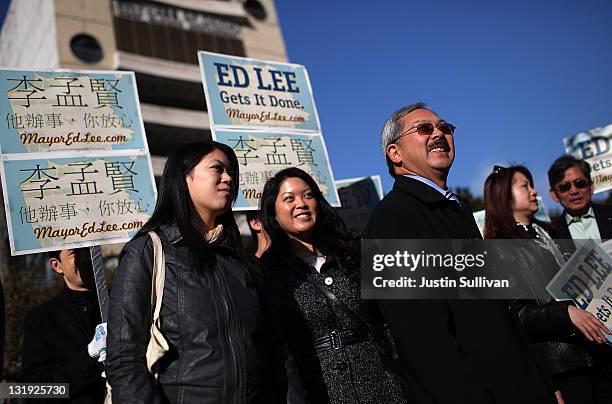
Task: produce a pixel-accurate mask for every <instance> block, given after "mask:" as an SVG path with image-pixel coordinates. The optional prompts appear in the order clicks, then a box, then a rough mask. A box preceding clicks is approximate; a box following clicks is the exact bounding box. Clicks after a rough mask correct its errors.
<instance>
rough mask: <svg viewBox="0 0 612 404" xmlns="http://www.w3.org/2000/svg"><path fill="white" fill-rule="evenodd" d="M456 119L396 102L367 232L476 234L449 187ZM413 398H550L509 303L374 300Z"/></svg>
mask: <svg viewBox="0 0 612 404" xmlns="http://www.w3.org/2000/svg"><path fill="white" fill-rule="evenodd" d="M454 138H455V127H454V126H453V125H451V124H449V123H448V122H446V121H445V120H443V119H441V118H440V117H439V116H438V115H437V114H436V113H435V112H433V111H432V110H430V109H428V108H427V107H426V106H425V104H423V103H416V104H412V105H409V106H407V107H404V108H401V109H399V110H397V111H396V112H394V113H393V114H392V115H391V117H390V118H389V119H388V120H387V122H386V123H385V126H384V127H383V130H382V133H381V146H382V151H383V153H384V155H385V159H386V162H387V167H388V169H389V173H390V174H391V176H392V177H393V178H394V179H395V184H394V186H393V189H392V190H391V192H389V193H388V194H387V195H386V196H385V197H384V198H383V200H382V201H381V202H380V203H379V204H378V205H377V206H376V207H375V208H374V210H373V212H372V215H371V216H370V220H369V222H368V227H367V230H366V237H367V238H369V239H471V238H481V236H480V232H479V230H478V227H477V226H476V222H475V221H474V217H473V215H472V212H471V209H470V207H469V206H468V205H467V203H465V202H460V201H459V200H458V199H457V196H456V195H454V194H453V193H452V192H450V190H449V189H448V186H447V183H446V179H447V176H448V172H449V170H450V168H451V166H452V164H453V160H454V158H455V142H454ZM379 304H380V307H381V309H382V311H383V314H384V316H385V320H386V321H387V323H388V324H389V328H390V330H391V333H392V336H393V339H394V342H395V345H396V347H397V351H398V354H399V357H400V360H401V362H402V365H403V368H404V370H405V376H406V380H407V383H408V391H409V392H410V394H411V395H412V399H413V400H412V401H411V402H413V403H417V404H433V403H440V404H442V403H444V404H450V403H465V404H485V403H486V404H490V403H497V404H515V403H521V404H536V403H537V404H542V403H554V402H555V401H556V400H555V398H554V393H553V391H552V390H551V389H550V388H549V387H548V385H547V382H546V380H547V379H546V376H545V375H544V374H543V373H542V371H541V369H540V368H539V366H538V363H537V361H536V360H535V358H534V356H533V351H532V347H531V345H530V342H529V341H528V337H527V335H526V334H525V333H524V332H522V331H521V327H520V325H519V324H518V321H517V319H516V316H515V315H514V314H513V313H512V312H511V311H510V309H509V307H508V305H506V304H504V303H503V302H501V301H495V300H489V301H481V300H448V299H444V300H442V299H439V300H433V299H430V300H380V301H379Z"/></svg>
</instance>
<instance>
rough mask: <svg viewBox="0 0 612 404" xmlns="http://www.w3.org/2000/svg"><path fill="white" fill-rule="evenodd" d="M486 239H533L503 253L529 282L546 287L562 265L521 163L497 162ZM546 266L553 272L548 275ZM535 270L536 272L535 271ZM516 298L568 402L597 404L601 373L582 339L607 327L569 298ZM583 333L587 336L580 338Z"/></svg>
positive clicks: (597, 336) (595, 337) (488, 186)
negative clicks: (538, 216)
mask: <svg viewBox="0 0 612 404" xmlns="http://www.w3.org/2000/svg"><path fill="white" fill-rule="evenodd" d="M484 194H485V205H486V208H485V231H484V237H485V238H497V239H533V240H534V243H533V244H529V245H526V244H525V245H523V244H521V245H520V246H515V245H510V244H508V251H504V254H503V255H504V257H505V259H506V260H508V261H511V262H504V265H505V266H506V267H507V268H514V270H515V271H516V273H520V276H522V277H523V278H524V279H525V280H528V281H527V282H528V283H530V284H531V286H533V285H534V284H539V285H546V284H547V283H548V281H550V279H552V277H553V276H554V275H555V273H556V271H557V270H558V269H559V267H560V266H561V265H563V264H564V258H563V256H562V254H561V252H560V251H559V249H558V248H557V246H556V244H555V243H554V241H553V240H552V239H551V237H550V236H549V234H548V232H547V231H546V230H545V229H546V228H547V225H546V224H545V223H542V222H539V221H537V220H535V219H534V215H535V213H536V212H537V210H538V201H537V199H536V197H537V193H536V191H535V189H534V188H533V179H532V176H531V173H530V172H529V170H527V168H525V167H523V166H512V167H508V168H504V167H499V166H496V167H495V168H494V170H493V173H492V174H491V175H489V177H488V178H487V180H486V182H485V192H484ZM547 268H553V269H554V270H552V271H550V272H549V273H547V272H546V271H547ZM534 270H537V271H534ZM536 295H537V296H542V295H543V294H542V293H537V294H534V298H533V299H529V300H516V301H514V303H513V304H514V307H515V308H516V310H517V312H518V315H519V317H520V319H521V322H522V324H523V326H524V327H525V329H526V331H527V333H528V334H529V335H530V337H531V338H532V340H533V341H534V342H535V343H536V344H535V345H536V349H537V351H538V353H539V355H540V358H541V359H542V362H543V365H544V367H545V368H546V369H547V370H548V372H549V374H550V375H551V377H552V379H553V382H554V383H555V387H556V388H557V389H558V391H560V392H561V395H562V396H563V397H564V399H565V404H573V403H577V404H590V403H595V400H594V391H595V389H596V384H597V378H598V377H597V374H596V372H595V370H594V368H593V359H592V358H591V356H590V355H589V353H588V352H587V349H585V346H586V345H587V344H588V342H587V341H585V340H584V338H586V339H587V340H588V341H593V342H596V343H603V342H604V341H605V337H604V334H603V332H602V330H606V327H605V326H604V325H603V323H601V321H599V320H598V319H597V318H596V317H595V316H593V315H592V314H591V313H589V312H587V311H585V310H582V309H579V308H577V307H575V306H574V305H573V304H571V303H570V302H569V301H555V300H554V299H552V298H550V299H541V298H539V297H537V296H536ZM580 334H582V335H583V336H584V338H580V337H581V336H580Z"/></svg>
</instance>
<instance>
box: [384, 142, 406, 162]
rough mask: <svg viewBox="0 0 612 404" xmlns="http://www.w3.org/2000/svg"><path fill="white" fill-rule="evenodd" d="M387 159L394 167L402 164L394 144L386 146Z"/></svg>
mask: <svg viewBox="0 0 612 404" xmlns="http://www.w3.org/2000/svg"><path fill="white" fill-rule="evenodd" d="M387 157H389V160H391V162H392V163H393V164H395V165H400V164H402V156H400V154H399V149H398V147H397V145H396V144H395V143H391V144H390V145H389V146H387Z"/></svg>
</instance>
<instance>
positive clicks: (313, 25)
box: [0, 0, 612, 207]
mask: <svg viewBox="0 0 612 404" xmlns="http://www.w3.org/2000/svg"><path fill="white" fill-rule="evenodd" d="M7 4H8V0H0V18H1V17H3V14H4V9H3V8H4V7H5V6H6V5H7ZM276 8H277V12H278V14H279V19H280V23H281V27H282V30H283V34H284V37H285V43H286V47H287V52H288V55H289V59H290V61H291V62H295V63H300V64H304V65H305V66H306V67H307V68H308V71H309V74H310V78H311V81H312V85H313V89H314V92H315V97H316V103H317V107H318V110H319V115H320V118H321V125H322V127H323V134H324V135H325V139H326V142H327V147H328V151H329V155H330V159H331V162H332V167H333V170H334V175H335V177H336V178H337V179H342V178H349V177H358V176H365V175H373V174H380V175H381V176H382V178H383V187H384V189H385V190H388V189H389V188H390V187H391V185H392V180H391V178H390V177H389V176H388V175H387V173H386V167H385V164H384V160H383V157H382V154H381V152H380V148H379V143H378V139H379V133H380V128H381V127H382V125H383V123H384V121H385V120H386V119H387V117H388V116H389V115H390V114H391V113H392V112H393V111H394V110H395V109H397V108H399V107H401V106H403V105H406V104H410V103H412V102H415V101H418V100H422V101H425V102H426V103H428V104H429V106H430V107H431V108H432V109H434V110H435V111H436V112H438V113H439V114H440V115H441V116H442V117H444V118H445V119H447V120H448V121H449V122H452V123H453V124H455V125H456V126H457V128H458V129H457V132H456V139H455V144H456V146H457V158H456V160H455V164H454V166H453V169H452V171H451V175H450V177H449V185H451V186H468V187H470V189H471V190H472V192H473V193H475V194H482V184H483V182H484V179H485V177H486V176H487V175H488V173H489V172H490V170H491V167H492V166H493V164H509V163H521V164H525V165H527V167H528V168H529V169H530V170H531V171H532V173H533V174H534V177H535V180H536V187H537V189H538V190H539V191H540V194H543V195H544V196H545V201H546V203H547V205H548V207H554V204H553V202H552V200H551V199H550V198H549V197H548V196H547V194H548V192H547V189H548V186H547V181H546V171H547V169H548V167H549V165H550V164H551V163H552V161H553V160H554V159H555V158H556V157H557V156H559V155H560V154H562V153H563V152H564V150H563V143H562V138H563V137H564V136H568V135H572V134H574V133H577V132H579V131H582V130H586V129H591V128H593V127H597V126H601V125H605V124H608V123H612V50H611V49H610V40H611V39H612V23H611V21H612V2H610V1H609V0H587V1H572V0H557V1H549V0H538V1H533V0H531V1H524V0H517V1H507V0H504V1H485V0H475V1H463V2H457V1H450V0H446V1H442V0H432V1H427V2H409V1H400V0H386V1H380V2H365V1H363V2H358V1H348V0H336V1H323V0H309V1H290V0H276Z"/></svg>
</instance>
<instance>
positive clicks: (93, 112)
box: [0, 70, 146, 154]
mask: <svg viewBox="0 0 612 404" xmlns="http://www.w3.org/2000/svg"><path fill="white" fill-rule="evenodd" d="M0 111H1V112H0V113H1V115H0V127H2V137H1V138H0V150H1V152H2V154H14V153H32V152H50V151H68V150H129V149H145V148H146V142H145V141H144V139H143V134H144V130H143V126H142V119H141V116H140V108H139V104H138V95H137V91H136V86H135V80H134V74H133V73H132V72H84V71H24V70H0Z"/></svg>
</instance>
